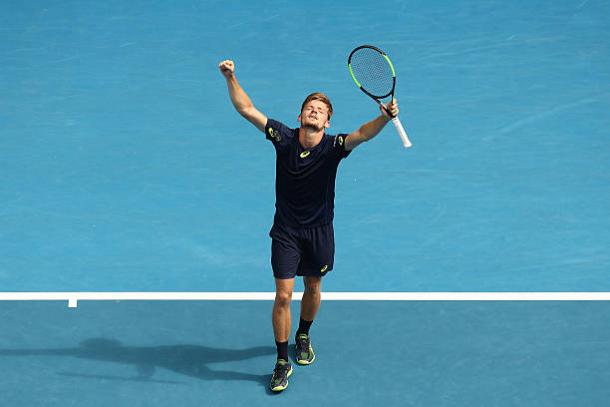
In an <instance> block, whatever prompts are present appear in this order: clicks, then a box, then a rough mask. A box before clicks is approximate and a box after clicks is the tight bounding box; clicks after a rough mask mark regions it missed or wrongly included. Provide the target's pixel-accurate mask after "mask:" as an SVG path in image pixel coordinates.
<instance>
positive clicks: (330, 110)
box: [301, 92, 333, 120]
mask: <svg viewBox="0 0 610 407" xmlns="http://www.w3.org/2000/svg"><path fill="white" fill-rule="evenodd" d="M312 100H319V101H320V102H322V103H324V104H325V105H326V107H327V108H328V119H329V120H330V116H332V115H333V105H332V103H330V99H329V98H328V96H326V95H325V94H324V93H322V92H314V93H312V94H310V95H308V96H307V97H306V98H305V101H304V102H303V104H302V105H301V113H303V109H304V108H305V105H306V104H307V103H309V102H311V101H312Z"/></svg>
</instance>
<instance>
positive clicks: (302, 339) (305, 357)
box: [295, 334, 316, 365]
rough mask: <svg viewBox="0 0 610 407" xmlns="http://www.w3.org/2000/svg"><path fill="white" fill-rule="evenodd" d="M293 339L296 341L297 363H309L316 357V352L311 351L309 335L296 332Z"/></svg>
mask: <svg viewBox="0 0 610 407" xmlns="http://www.w3.org/2000/svg"><path fill="white" fill-rule="evenodd" d="M295 341H296V343H297V346H296V351H297V363H298V364H299V365H311V364H312V363H313V361H314V360H315V359H316V354H315V353H314V352H313V347H312V346H311V341H310V340H309V335H307V334H298V335H297V336H296V338H295Z"/></svg>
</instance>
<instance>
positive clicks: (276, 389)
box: [271, 366, 292, 392]
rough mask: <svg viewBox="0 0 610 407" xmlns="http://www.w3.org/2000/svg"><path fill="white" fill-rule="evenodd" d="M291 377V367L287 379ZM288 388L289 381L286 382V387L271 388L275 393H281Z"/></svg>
mask: <svg viewBox="0 0 610 407" xmlns="http://www.w3.org/2000/svg"><path fill="white" fill-rule="evenodd" d="M290 375H292V366H290V370H289V371H288V375H287V376H286V377H290ZM287 388H288V380H286V386H275V387H273V388H271V391H274V392H280V391H284V390H286V389H287Z"/></svg>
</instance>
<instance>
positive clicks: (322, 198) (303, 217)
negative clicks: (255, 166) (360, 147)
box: [265, 119, 350, 228]
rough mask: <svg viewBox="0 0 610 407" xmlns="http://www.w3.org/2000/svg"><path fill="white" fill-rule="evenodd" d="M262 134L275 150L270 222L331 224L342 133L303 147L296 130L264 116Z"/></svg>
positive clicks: (301, 225)
mask: <svg viewBox="0 0 610 407" xmlns="http://www.w3.org/2000/svg"><path fill="white" fill-rule="evenodd" d="M265 135H266V137H267V139H268V140H270V141H271V142H272V143H273V146H274V147H275V151H276V166H275V168H276V171H275V172H276V173H275V197H276V198H275V217H274V223H275V224H278V225H283V226H289V227H293V228H309V227H316V226H320V225H325V224H328V223H331V222H332V220H333V217H334V205H335V178H336V175H337V168H338V166H339V163H340V162H341V160H342V159H343V158H346V157H347V156H348V155H349V153H350V152H349V151H347V150H345V138H346V137H347V135H346V134H338V135H336V136H333V135H326V134H325V135H324V136H323V137H322V140H321V141H320V143H318V145H316V146H314V147H312V148H309V149H306V148H303V146H302V145H301V143H300V142H299V130H298V128H297V129H291V128H289V127H287V126H285V125H284V124H282V123H281V122H278V121H276V120H273V119H268V121H267V125H266V126H265Z"/></svg>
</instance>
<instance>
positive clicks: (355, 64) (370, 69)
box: [347, 45, 396, 101]
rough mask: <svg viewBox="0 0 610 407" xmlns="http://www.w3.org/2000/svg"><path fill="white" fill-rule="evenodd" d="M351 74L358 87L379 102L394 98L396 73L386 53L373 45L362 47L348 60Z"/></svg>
mask: <svg viewBox="0 0 610 407" xmlns="http://www.w3.org/2000/svg"><path fill="white" fill-rule="evenodd" d="M347 66H348V68H349V73H350V75H351V77H352V79H353V80H354V82H355V83H356V85H358V87H359V88H360V89H361V90H362V91H363V92H364V93H366V94H367V95H369V96H370V97H372V98H373V99H375V100H377V101H379V100H380V99H383V98H386V97H388V96H392V97H394V88H395V87H396V71H395V70H394V65H393V64H392V61H391V60H390V58H389V57H388V56H387V54H386V53H385V52H383V51H382V50H381V49H379V48H377V47H375V46H373V45H361V46H359V47H356V48H354V49H353V50H352V52H351V53H350V54H349V57H348V58H347Z"/></svg>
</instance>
